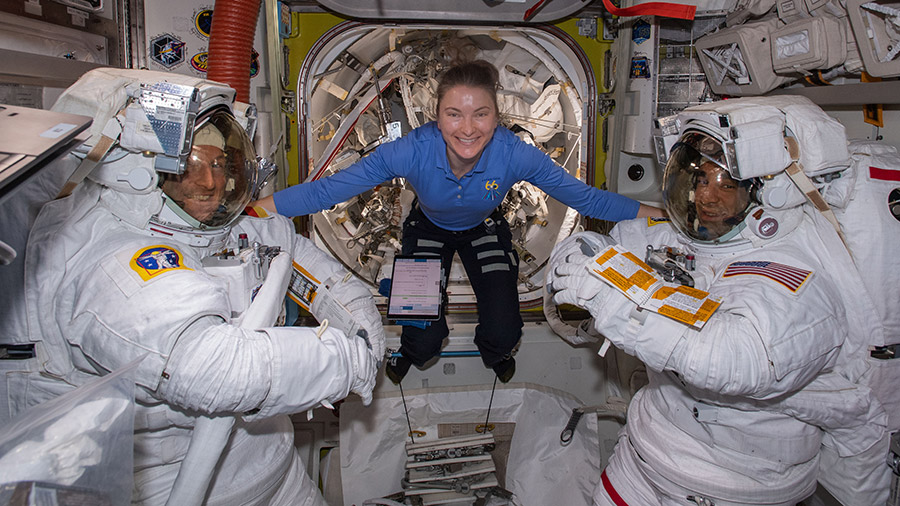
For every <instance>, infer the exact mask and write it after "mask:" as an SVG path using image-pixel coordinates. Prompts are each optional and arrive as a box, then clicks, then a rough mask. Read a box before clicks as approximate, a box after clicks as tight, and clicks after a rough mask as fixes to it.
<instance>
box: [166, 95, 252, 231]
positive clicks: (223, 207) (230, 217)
mask: <svg viewBox="0 0 900 506" xmlns="http://www.w3.org/2000/svg"><path fill="white" fill-rule="evenodd" d="M256 181H257V164H256V155H255V153H254V150H253V144H252V143H251V142H250V138H249V136H248V135H247V133H246V132H245V131H244V129H243V127H241V125H240V124H239V123H238V122H237V120H236V119H235V117H234V115H233V114H232V113H231V110H230V109H229V108H228V107H225V106H224V105H219V106H217V107H215V108H213V109H211V110H207V111H205V112H204V113H202V114H201V115H199V116H198V118H197V122H196V126H195V127H194V131H193V138H192V140H191V149H190V152H189V154H188V156H187V158H186V160H185V164H184V170H183V172H181V173H180V174H178V173H171V172H160V174H159V182H158V185H159V188H160V189H161V190H162V192H163V194H164V201H165V205H166V207H167V209H168V210H169V211H171V213H165V212H162V213H160V214H159V215H157V216H156V217H154V221H158V222H164V223H166V224H168V225H170V226H174V227H184V226H187V227H190V228H192V229H199V230H206V229H209V230H215V229H220V228H223V227H226V226H228V225H230V224H231V223H232V222H233V221H234V219H235V218H236V217H237V216H238V215H240V213H241V212H242V211H243V210H244V207H245V206H246V205H247V204H248V203H249V202H250V199H251V196H252V191H253V187H254V185H255V184H256Z"/></svg>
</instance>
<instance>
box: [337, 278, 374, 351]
mask: <svg viewBox="0 0 900 506" xmlns="http://www.w3.org/2000/svg"><path fill="white" fill-rule="evenodd" d="M344 279H346V281H344ZM329 291H330V292H331V294H332V295H333V296H334V298H335V299H337V300H338V302H340V303H341V304H343V305H344V307H346V308H347V310H348V311H350V314H351V315H353V318H354V319H355V320H356V321H357V323H359V324H360V325H361V326H362V328H363V329H365V331H366V334H367V335H366V338H367V339H368V340H369V344H370V345H371V346H372V350H371V352H372V355H373V356H374V357H375V361H376V362H378V363H379V364H380V362H381V361H382V360H383V359H384V327H382V326H381V313H379V312H378V308H377V307H376V306H375V299H374V298H373V297H372V291H371V290H370V289H369V287H368V286H366V284H365V283H363V282H362V281H360V280H359V279H358V278H356V276H351V277H350V278H349V279H347V278H346V276H344V277H343V278H341V279H340V280H339V281H337V282H336V283H334V285H333V286H332V287H331V288H329Z"/></svg>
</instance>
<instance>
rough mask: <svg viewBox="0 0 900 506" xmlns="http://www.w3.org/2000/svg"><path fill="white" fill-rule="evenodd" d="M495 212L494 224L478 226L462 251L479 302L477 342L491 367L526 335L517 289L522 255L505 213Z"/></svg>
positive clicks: (504, 357)
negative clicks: (515, 242) (516, 247)
mask: <svg viewBox="0 0 900 506" xmlns="http://www.w3.org/2000/svg"><path fill="white" fill-rule="evenodd" d="M495 214H496V220H494V223H495V225H494V226H492V227H486V226H484V225H483V226H481V227H478V228H477V232H476V233H473V234H470V235H467V236H466V237H465V243H464V244H460V245H459V250H458V251H459V258H460V260H461V261H462V263H463V266H465V268H466V274H468V276H469V282H470V283H471V284H472V290H473V291H474V292H475V299H476V301H477V303H478V326H477V327H476V328H475V345H476V346H478V350H479V351H480V352H481V360H482V361H483V362H484V365H486V366H488V367H492V366H494V365H495V364H497V363H499V362H501V361H503V360H504V359H506V358H509V356H510V353H511V352H512V349H513V348H514V347H515V346H516V343H518V342H519V338H520V337H522V315H521V313H519V293H518V290H517V289H516V287H517V286H518V278H519V257H518V255H517V254H516V252H515V250H514V249H513V246H512V240H511V234H510V231H509V225H508V224H507V222H506V220H505V219H503V217H502V215H499V213H495Z"/></svg>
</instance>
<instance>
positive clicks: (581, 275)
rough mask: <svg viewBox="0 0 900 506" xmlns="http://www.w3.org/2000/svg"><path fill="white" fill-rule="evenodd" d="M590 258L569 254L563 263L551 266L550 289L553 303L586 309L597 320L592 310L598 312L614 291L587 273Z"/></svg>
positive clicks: (578, 254)
mask: <svg viewBox="0 0 900 506" xmlns="http://www.w3.org/2000/svg"><path fill="white" fill-rule="evenodd" d="M590 260H591V257H588V256H586V255H584V254H582V253H571V254H569V255H568V256H567V257H566V258H565V259H564V260H563V261H561V262H558V263H556V264H555V265H553V266H551V269H553V282H552V283H553V284H552V286H551V287H550V290H551V293H552V294H553V301H554V302H556V303H557V304H572V305H573V306H578V307H582V308H585V309H587V310H588V311H590V312H591V316H593V317H594V318H597V314H595V313H594V311H593V310H592V309H595V310H596V311H598V312H599V311H600V310H601V309H602V307H603V302H604V301H605V299H606V298H608V297H609V294H610V292H612V291H613V290H614V289H613V288H612V287H610V286H609V285H607V284H606V283H604V282H603V281H601V280H600V279H598V278H597V277H595V276H594V275H593V274H591V273H590V272H588V270H587V268H586V266H587V264H588V262H590Z"/></svg>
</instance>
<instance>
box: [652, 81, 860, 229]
mask: <svg viewBox="0 0 900 506" xmlns="http://www.w3.org/2000/svg"><path fill="white" fill-rule="evenodd" d="M658 126H659V130H660V133H661V134H662V135H659V136H657V137H656V139H655V141H656V149H657V156H658V159H659V161H660V163H661V164H664V165H665V170H664V174H663V199H664V201H665V205H666V209H667V211H668V213H669V219H670V220H671V222H672V223H673V225H674V226H675V227H676V229H677V230H678V231H679V232H680V233H681V234H682V235H683V236H685V237H686V238H687V239H688V240H690V241H691V242H695V243H701V244H707V245H713V246H715V245H721V244H725V243H729V244H734V243H736V242H738V241H747V240H754V241H755V240H756V239H757V238H759V239H763V240H768V239H772V238H774V237H775V236H776V233H777V232H778V230H779V220H784V219H787V217H789V216H791V217H792V218H791V221H792V222H793V223H796V219H797V218H796V216H798V214H797V212H795V211H799V209H798V208H799V207H800V206H802V205H804V204H805V203H806V202H807V194H806V191H805V190H804V191H801V190H800V189H799V185H807V184H808V185H811V186H812V187H815V188H817V189H819V190H821V189H822V188H824V186H825V185H826V184H827V183H826V182H827V181H831V180H832V178H833V177H834V175H835V174H839V173H840V172H841V171H843V170H844V169H846V168H847V167H848V166H849V165H850V156H849V152H848V150H847V138H846V134H845V131H844V128H843V126H842V125H841V124H840V123H839V122H838V121H837V120H835V119H833V118H831V117H830V116H828V115H827V114H826V113H825V112H824V111H823V110H822V109H821V108H820V107H818V106H817V105H815V104H813V103H812V102H811V101H809V100H808V99H806V98H805V97H800V96H789V95H783V96H777V97H744V98H739V99H730V100H723V101H720V102H710V103H706V104H701V105H698V106H692V107H689V108H687V109H684V110H683V111H681V112H680V113H678V114H676V115H675V116H670V117H668V118H661V119H659V120H658ZM790 167H793V168H794V169H796V170H793V169H792V170H787V169H789V168H790ZM801 180H802V181H801ZM806 187H809V186H806ZM781 230H782V231H783V232H784V231H786V230H787V229H786V228H785V227H781Z"/></svg>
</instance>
